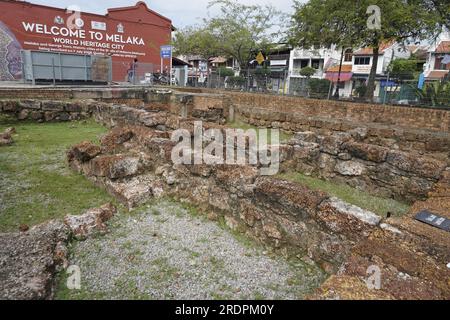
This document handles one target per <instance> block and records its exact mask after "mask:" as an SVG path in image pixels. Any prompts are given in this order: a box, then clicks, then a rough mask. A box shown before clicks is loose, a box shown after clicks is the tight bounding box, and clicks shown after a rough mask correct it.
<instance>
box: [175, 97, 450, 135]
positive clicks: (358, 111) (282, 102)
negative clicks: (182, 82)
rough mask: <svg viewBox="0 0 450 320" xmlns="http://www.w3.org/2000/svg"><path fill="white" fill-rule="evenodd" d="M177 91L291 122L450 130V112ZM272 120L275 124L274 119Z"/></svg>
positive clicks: (431, 109)
mask: <svg viewBox="0 0 450 320" xmlns="http://www.w3.org/2000/svg"><path fill="white" fill-rule="evenodd" d="M176 90H178V91H180V92H187V93H198V92H201V93H221V94H223V95H225V96H227V97H229V98H230V99H231V100H232V103H233V105H234V106H235V108H236V109H239V110H243V111H245V110H249V109H250V110H255V109H262V110H266V111H270V112H271V113H272V114H276V113H280V114H284V115H286V118H287V119H288V121H289V119H291V117H292V116H293V115H294V114H296V113H299V114H301V115H302V116H303V117H304V118H307V117H311V118H313V117H318V118H321V117H322V118H328V119H340V120H348V121H352V122H360V123H378V124H387V125H393V126H397V127H406V128H416V129H430V130H435V131H444V132H449V131H450V110H449V109H434V108H415V107H409V106H390V105H380V104H368V103H355V102H348V101H333V100H317V99H306V98H302V97H288V96H277V95H270V94H259V93H244V92H234V91H218V90H212V89H204V88H202V89H195V88H192V89H191V88H177V89H176ZM268 120H270V119H268ZM271 120H272V121H276V120H274V119H273V118H272V119H271Z"/></svg>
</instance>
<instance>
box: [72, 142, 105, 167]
mask: <svg viewBox="0 0 450 320" xmlns="http://www.w3.org/2000/svg"><path fill="white" fill-rule="evenodd" d="M100 153H101V148H100V147H99V146H97V145H95V144H93V143H92V142H89V141H84V142H81V143H79V144H77V145H75V146H73V147H72V148H71V149H70V150H69V152H68V154H67V157H68V159H69V162H71V161H73V160H77V161H80V162H88V161H90V160H91V159H93V158H95V157H97V156H98V155H99V154H100Z"/></svg>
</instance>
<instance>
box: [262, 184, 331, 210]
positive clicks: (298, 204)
mask: <svg viewBox="0 0 450 320" xmlns="http://www.w3.org/2000/svg"><path fill="white" fill-rule="evenodd" d="M255 194H256V196H257V197H258V198H260V199H261V200H263V201H264V203H266V204H268V206H269V208H270V209H272V210H274V211H275V212H277V213H279V214H282V215H293V216H303V217H306V216H307V215H310V214H312V213H313V212H315V210H316V209H317V207H318V205H319V204H320V203H321V202H322V201H323V200H324V199H326V198H327V195H326V194H325V193H323V192H320V191H313V190H310V189H308V188H306V187H304V186H301V185H299V184H296V183H293V182H288V181H284V180H280V179H274V178H267V177H261V178H258V179H257V180H256V187H255ZM280 209H281V210H280Z"/></svg>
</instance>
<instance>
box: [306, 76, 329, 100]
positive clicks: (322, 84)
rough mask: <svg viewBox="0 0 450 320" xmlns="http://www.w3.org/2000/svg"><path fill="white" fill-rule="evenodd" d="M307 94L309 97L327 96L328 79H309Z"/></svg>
mask: <svg viewBox="0 0 450 320" xmlns="http://www.w3.org/2000/svg"><path fill="white" fill-rule="evenodd" d="M308 88H309V96H310V97H311V98H319V99H322V98H327V97H328V91H329V90H330V81H329V80H327V79H314V78H312V79H309V81H308Z"/></svg>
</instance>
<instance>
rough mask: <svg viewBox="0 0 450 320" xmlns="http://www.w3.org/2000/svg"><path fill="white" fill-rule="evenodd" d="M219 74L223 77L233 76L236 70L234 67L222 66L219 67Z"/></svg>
mask: <svg viewBox="0 0 450 320" xmlns="http://www.w3.org/2000/svg"><path fill="white" fill-rule="evenodd" d="M217 74H220V76H221V77H233V76H234V71H233V69H229V68H225V67H220V68H219V69H217Z"/></svg>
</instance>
